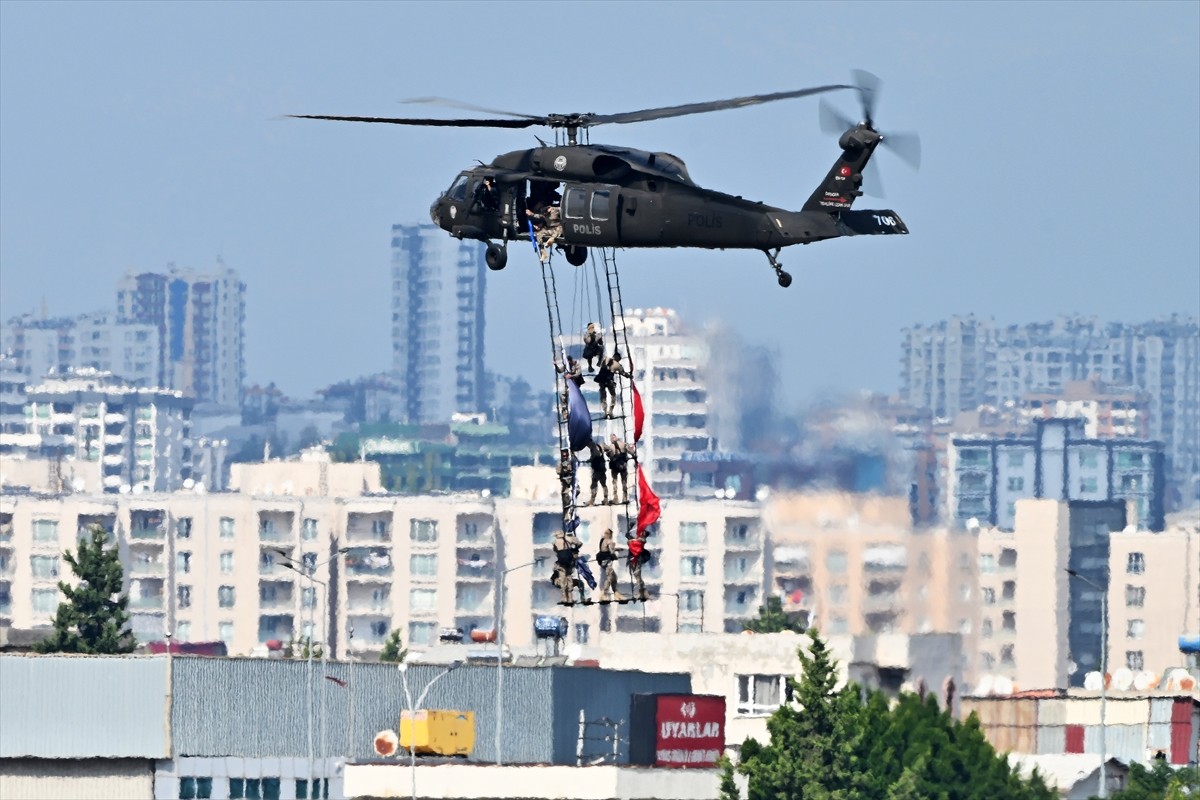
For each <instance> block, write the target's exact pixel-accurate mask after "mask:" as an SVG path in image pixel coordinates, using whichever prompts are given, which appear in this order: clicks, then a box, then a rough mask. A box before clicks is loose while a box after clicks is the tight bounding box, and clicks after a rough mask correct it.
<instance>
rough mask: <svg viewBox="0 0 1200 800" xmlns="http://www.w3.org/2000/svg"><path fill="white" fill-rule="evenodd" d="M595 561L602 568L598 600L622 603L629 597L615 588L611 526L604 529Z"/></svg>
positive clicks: (614, 543) (615, 554)
mask: <svg viewBox="0 0 1200 800" xmlns="http://www.w3.org/2000/svg"><path fill="white" fill-rule="evenodd" d="M596 563H597V564H599V565H600V568H601V569H603V570H604V578H603V580H602V581H601V584H600V585H601V590H600V602H601V603H609V602H612V601H613V600H616V601H617V602H619V603H623V602H625V601H626V600H628V599H629V598H627V597H626V596H625V595H623V594H621V593H620V592H619V591H618V590H617V566H616V564H617V543H616V542H614V541H613V532H612V528H608V529H606V530H605V531H604V538H603V539H601V540H600V552H598V553H596Z"/></svg>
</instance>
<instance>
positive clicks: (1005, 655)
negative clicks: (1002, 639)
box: [1000, 644, 1013, 666]
mask: <svg viewBox="0 0 1200 800" xmlns="http://www.w3.org/2000/svg"><path fill="white" fill-rule="evenodd" d="M1000 663H1001V664H1006V665H1009V666H1011V665H1012V663H1013V646H1012V645H1011V644H1006V645H1002V646H1001V647H1000Z"/></svg>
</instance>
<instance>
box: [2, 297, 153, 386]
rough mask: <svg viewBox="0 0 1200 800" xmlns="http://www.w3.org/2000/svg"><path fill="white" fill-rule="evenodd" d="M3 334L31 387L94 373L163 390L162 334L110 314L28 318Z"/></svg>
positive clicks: (13, 363)
mask: <svg viewBox="0 0 1200 800" xmlns="http://www.w3.org/2000/svg"><path fill="white" fill-rule="evenodd" d="M4 334H5V335H4V339H5V341H4V347H5V349H7V350H8V351H9V352H8V357H9V360H10V361H11V363H10V366H11V368H12V369H14V370H16V371H17V372H20V373H22V374H23V375H24V376H25V378H26V380H27V381H28V382H29V383H39V382H40V381H41V380H42V378H44V377H46V376H47V375H49V374H51V373H66V372H68V371H70V370H77V369H95V370H100V371H101V372H110V373H112V374H113V375H115V376H117V377H119V378H121V379H122V380H124V381H127V382H128V383H130V384H132V385H134V386H143V387H146V388H154V387H157V386H159V385H160V383H159V380H158V362H159V342H158V334H157V331H156V330H155V328H154V327H153V326H151V325H144V324H138V323H130V322H122V321H120V320H118V319H117V316H116V315H115V314H113V313H112V312H111V311H98V312H95V313H92V314H81V315H79V316H77V317H58V318H52V319H38V318H34V317H33V316H32V315H30V314H26V315H24V316H20V317H16V318H14V319H11V320H9V322H8V324H7V325H6V326H5V332H4Z"/></svg>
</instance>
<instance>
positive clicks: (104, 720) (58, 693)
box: [0, 655, 171, 758]
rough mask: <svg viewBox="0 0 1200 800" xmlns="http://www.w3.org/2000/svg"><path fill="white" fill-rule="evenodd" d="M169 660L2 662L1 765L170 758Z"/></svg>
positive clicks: (25, 658) (29, 658)
mask: <svg viewBox="0 0 1200 800" xmlns="http://www.w3.org/2000/svg"><path fill="white" fill-rule="evenodd" d="M166 708H167V660H166V658H165V657H162V656H133V657H131V656H35V655H0V758H20V757H23V756H28V757H35V758H169V757H170V755H171V751H170V742H169V740H168V732H167V719H166Z"/></svg>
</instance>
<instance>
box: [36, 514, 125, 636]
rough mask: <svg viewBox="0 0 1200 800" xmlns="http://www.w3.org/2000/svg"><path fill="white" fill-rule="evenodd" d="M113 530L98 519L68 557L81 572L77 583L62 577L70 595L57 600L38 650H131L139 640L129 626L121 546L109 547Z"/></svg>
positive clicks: (60, 586)
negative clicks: (50, 625)
mask: <svg viewBox="0 0 1200 800" xmlns="http://www.w3.org/2000/svg"><path fill="white" fill-rule="evenodd" d="M107 543H108V534H107V532H105V530H104V528H103V527H102V526H100V525H93V526H92V527H91V529H90V530H89V532H88V536H87V538H85V539H82V540H80V542H79V547H78V549H77V552H76V554H74V555H72V554H71V553H70V552H69V551H68V552H64V553H63V558H64V559H65V560H66V562H67V563H68V564H70V566H71V571H72V572H74V573H75V577H76V578H78V579H79V580H78V585H76V586H69V585H68V584H67V583H66V582H65V581H59V582H58V590H59V591H60V592H62V593H63V595H64V596H65V597H66V600H65V601H63V602H62V603H59V604H58V611H57V613H55V615H54V632H53V633H52V634H51V635H50V637H49V638H47V639H44V640H42V641H41V642H38V643H37V644H36V645H34V649H35V650H36V651H37V652H39V653H92V654H102V655H113V654H118V653H130V652H133V649H134V648H135V647H136V646H137V641H136V640H135V639H134V637H133V633H131V632H130V630H129V613H128V611H127V610H126V609H127V608H128V605H129V595H127V594H126V593H125V592H124V591H122V588H123V580H124V571H123V570H122V568H121V559H120V557H119V556H118V555H117V548H116V547H115V546H114V547H111V548H109V547H105V545H106V544H107Z"/></svg>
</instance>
